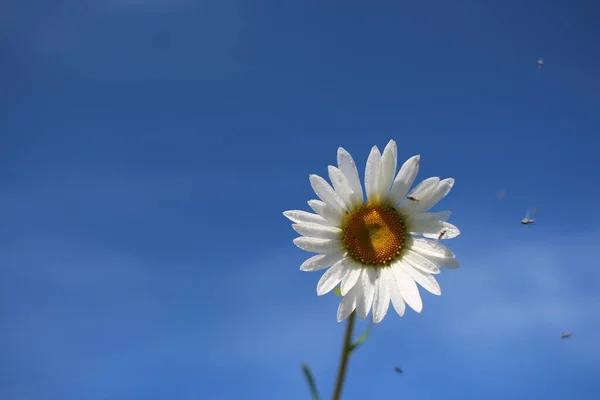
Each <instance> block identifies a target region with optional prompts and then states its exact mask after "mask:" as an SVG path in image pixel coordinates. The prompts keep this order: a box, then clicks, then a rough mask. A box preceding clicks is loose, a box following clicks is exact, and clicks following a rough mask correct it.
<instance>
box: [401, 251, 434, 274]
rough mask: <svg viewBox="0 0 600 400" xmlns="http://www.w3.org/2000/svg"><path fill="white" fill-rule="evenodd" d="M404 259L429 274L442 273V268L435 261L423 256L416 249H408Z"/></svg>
mask: <svg viewBox="0 0 600 400" xmlns="http://www.w3.org/2000/svg"><path fill="white" fill-rule="evenodd" d="M402 261H405V262H406V263H407V264H409V265H410V266H412V267H413V268H417V269H420V270H421V271H424V272H427V273H428V274H439V273H440V269H439V268H438V266H437V265H436V264H435V263H434V262H433V261H431V260H430V259H428V258H426V257H424V256H422V255H421V254H419V253H417V252H416V251H412V250H408V251H407V252H406V253H404V255H403V256H402Z"/></svg>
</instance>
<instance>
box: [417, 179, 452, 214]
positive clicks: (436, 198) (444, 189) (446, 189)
mask: <svg viewBox="0 0 600 400" xmlns="http://www.w3.org/2000/svg"><path fill="white" fill-rule="evenodd" d="M453 186H454V178H447V179H444V180H441V181H440V183H438V185H437V186H436V187H435V190H433V191H432V192H431V193H430V194H429V197H428V198H427V199H426V200H423V201H421V202H420V204H419V205H418V207H417V210H419V212H423V211H427V210H429V209H430V208H431V207H433V206H435V205H436V204H437V203H439V202H440V200H442V199H443V198H444V197H446V195H447V194H448V193H450V190H452V187H453Z"/></svg>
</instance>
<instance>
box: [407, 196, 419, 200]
mask: <svg viewBox="0 0 600 400" xmlns="http://www.w3.org/2000/svg"><path fill="white" fill-rule="evenodd" d="M406 198H407V199H409V200H410V201H419V199H415V198H414V197H412V196H407V197H406Z"/></svg>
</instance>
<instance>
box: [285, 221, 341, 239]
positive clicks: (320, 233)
mask: <svg viewBox="0 0 600 400" xmlns="http://www.w3.org/2000/svg"><path fill="white" fill-rule="evenodd" d="M292 228H294V230H295V231H296V232H298V233H299V234H301V235H302V236H310V237H315V238H321V239H340V238H341V235H342V230H341V229H340V228H336V227H335V226H323V225H319V224H311V223H304V224H292Z"/></svg>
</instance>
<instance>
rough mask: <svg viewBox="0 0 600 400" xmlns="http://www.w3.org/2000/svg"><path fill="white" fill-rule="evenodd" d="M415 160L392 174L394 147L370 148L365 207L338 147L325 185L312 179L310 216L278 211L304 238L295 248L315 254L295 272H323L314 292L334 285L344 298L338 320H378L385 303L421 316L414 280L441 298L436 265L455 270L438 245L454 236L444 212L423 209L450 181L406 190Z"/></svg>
mask: <svg viewBox="0 0 600 400" xmlns="http://www.w3.org/2000/svg"><path fill="white" fill-rule="evenodd" d="M419 160H420V157H419V156H418V155H417V156H413V157H411V158H410V159H408V161H406V162H405V163H404V164H403V165H402V167H400V171H399V172H398V174H396V168H397V148H396V142H394V141H393V140H390V142H389V143H388V145H387V146H386V147H385V149H384V151H383V155H382V154H381V153H380V151H379V149H378V148H377V146H374V147H373V148H372V149H371V153H370V154H369V158H368V160H367V166H366V169H365V191H366V197H367V201H366V202H365V201H364V200H363V188H362V185H361V183H360V179H359V176H358V169H357V168H356V164H355V163H354V160H353V159H352V156H351V155H350V153H348V152H347V151H346V150H344V149H343V148H341V147H340V148H339V149H338V154H337V162H338V166H337V168H336V167H333V166H329V179H330V180H331V185H330V184H329V183H327V181H325V179H323V178H321V177H320V176H318V175H310V183H311V186H312V188H313V190H314V191H315V193H316V194H317V196H318V197H319V199H320V200H310V201H309V202H308V205H309V206H310V208H311V209H312V210H313V211H314V214H313V213H309V212H306V211H299V210H292V211H286V212H284V213H283V214H284V215H285V216H286V217H287V218H288V219H290V220H291V221H292V222H294V224H293V225H292V228H294V230H295V231H296V232H298V233H299V234H300V235H302V236H301V237H299V238H296V239H294V244H295V245H296V246H298V247H299V248H301V249H302V250H305V251H309V252H312V253H318V254H317V255H315V256H313V257H311V258H309V259H308V260H306V261H305V262H304V263H303V264H302V265H301V266H300V269H301V270H302V271H317V270H321V269H325V268H329V269H327V271H326V272H325V273H324V274H323V276H322V277H321V279H320V280H319V283H318V284H317V294H318V295H319V296H321V295H324V294H326V293H328V292H330V291H331V290H332V289H334V288H335V287H336V286H337V285H338V284H340V291H341V294H342V296H343V298H342V300H341V302H340V305H339V307H338V313H337V319H338V321H342V320H343V319H345V318H347V317H348V316H349V315H350V314H351V313H352V312H353V311H354V310H356V313H357V315H358V317H359V318H361V319H364V318H366V317H367V315H368V314H369V312H370V310H371V308H372V309H373V321H374V322H375V323H378V322H380V321H381V320H383V318H384V317H385V315H386V313H387V311H388V308H389V304H390V301H391V303H392V305H393V307H394V309H395V310H396V312H397V313H398V315H400V316H402V315H404V311H405V308H406V306H405V305H406V304H408V305H409V307H411V308H412V309H413V310H415V311H416V312H421V310H422V309H423V303H422V301H421V296H420V294H419V290H418V288H417V283H418V284H419V285H421V286H422V287H423V288H425V289H426V290H427V291H429V292H431V293H433V294H436V295H440V294H441V290H440V286H439V285H438V283H437V281H436V279H435V278H434V276H433V275H435V274H439V273H440V268H457V267H458V266H459V264H458V261H457V259H456V258H455V256H454V253H452V251H451V250H450V249H448V248H447V247H446V246H444V245H442V244H440V243H439V241H440V240H443V239H452V238H454V237H456V236H458V235H459V234H460V231H459V230H458V228H457V227H455V226H454V225H452V224H450V223H448V222H447V221H448V219H449V217H450V212H449V211H442V212H437V213H429V212H427V211H428V210H429V209H430V208H431V207H433V206H434V205H436V204H437V203H438V202H439V201H440V200H441V199H443V198H444V197H445V196H446V195H447V194H448V192H450V189H452V186H453V185H454V179H452V178H448V179H443V180H440V178H438V177H432V178H427V179H425V180H424V181H422V182H421V183H419V184H418V185H417V186H416V187H415V188H414V189H413V190H412V191H410V193H408V190H409V189H410V187H411V185H412V183H413V181H414V180H415V177H416V175H417V172H418V170H419ZM407 193H408V195H407ZM419 236H421V237H419Z"/></svg>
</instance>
